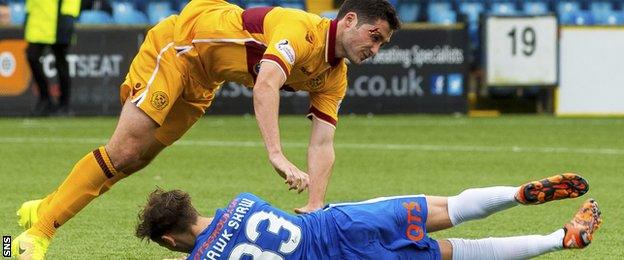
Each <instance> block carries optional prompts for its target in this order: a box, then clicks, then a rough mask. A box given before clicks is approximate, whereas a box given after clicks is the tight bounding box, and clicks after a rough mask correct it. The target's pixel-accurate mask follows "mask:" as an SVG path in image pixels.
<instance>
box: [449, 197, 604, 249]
mask: <svg viewBox="0 0 624 260" xmlns="http://www.w3.org/2000/svg"><path fill="white" fill-rule="evenodd" d="M601 223H602V218H601V213H600V209H599V208H598V204H597V203H596V201H594V200H593V199H589V200H587V201H585V202H584V203H583V204H582V205H581V208H580V209H579V210H578V212H577V213H576V214H575V215H574V217H573V219H572V220H571V221H570V222H569V223H566V224H565V225H564V227H563V228H561V229H558V230H556V231H555V232H553V233H550V234H547V235H528V236H515V237H498V238H493V237H490V238H484V239H457V238H453V239H448V240H441V241H439V242H438V244H439V246H440V251H441V254H442V259H455V260H461V259H528V258H533V257H536V256H539V255H542V254H545V253H548V252H553V251H558V250H562V249H575V248H584V247H586V246H587V245H589V243H591V240H592V239H593V234H594V232H596V230H598V228H599V227H600V225H601Z"/></svg>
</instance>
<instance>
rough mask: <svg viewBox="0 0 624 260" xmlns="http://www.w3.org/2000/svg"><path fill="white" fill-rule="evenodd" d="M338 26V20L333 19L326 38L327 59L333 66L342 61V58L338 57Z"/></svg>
mask: <svg viewBox="0 0 624 260" xmlns="http://www.w3.org/2000/svg"><path fill="white" fill-rule="evenodd" d="M337 27H338V21H337V20H331V22H330V23H329V29H328V30H327V37H326V38H325V61H326V62H328V63H329V64H330V65H331V66H336V65H338V63H340V60H341V59H340V58H336V28H337Z"/></svg>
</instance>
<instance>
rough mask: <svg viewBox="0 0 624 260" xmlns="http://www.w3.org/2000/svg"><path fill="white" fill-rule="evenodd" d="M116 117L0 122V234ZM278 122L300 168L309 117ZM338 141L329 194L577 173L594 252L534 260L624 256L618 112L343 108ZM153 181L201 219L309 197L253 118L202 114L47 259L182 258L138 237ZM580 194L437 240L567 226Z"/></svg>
mask: <svg viewBox="0 0 624 260" xmlns="http://www.w3.org/2000/svg"><path fill="white" fill-rule="evenodd" d="M115 124H116V119H114V118H68V119H0V146H1V148H0V176H1V180H2V181H1V182H0V183H1V186H2V193H1V195H0V199H1V201H2V203H0V233H2V235H13V236H16V235H17V234H19V233H20V232H21V231H20V229H19V228H18V226H17V224H16V218H15V210H16V209H17V208H18V207H19V205H20V204H21V203H22V202H23V201H25V200H29V199H35V198H40V197H43V196H44V195H46V194H47V193H48V192H50V191H52V190H53V189H54V188H56V187H57V185H59V184H60V182H62V180H63V179H64V178H65V176H66V175H67V173H68V171H69V169H71V167H72V166H73V165H74V163H75V162H76V161H77V160H78V159H80V158H81V157H82V156H83V155H84V154H85V153H87V152H88V151H91V150H92V149H94V148H95V147H97V146H98V145H100V144H102V143H104V142H105V141H106V140H107V138H108V137H109V136H110V134H111V133H112V131H113V129H114V127H115ZM280 124H281V132H282V141H283V143H284V149H285V152H286V154H287V156H288V157H289V158H290V159H291V160H293V161H294V162H295V163H296V164H297V165H299V166H300V167H301V168H303V169H305V154H306V148H305V147H306V144H307V141H308V136H309V122H308V121H307V120H305V119H303V118H302V117H282V118H281V121H280ZM242 142H245V143H242ZM335 146H336V158H337V160H336V164H335V167H334V174H333V176H332V179H331V182H330V186H329V190H328V194H327V200H328V202H338V201H353V200H364V199H369V198H373V197H378V196H385V195H399V194H419V193H425V194H431V195H455V194H457V193H458V192H460V191H462V190H463V189H466V188H468V187H479V186H491V185H519V184H521V183H524V182H526V181H528V180H533V179H537V178H541V177H544V176H549V175H551V174H553V173H561V172H568V171H574V172H580V173H582V174H583V175H584V176H585V177H586V178H587V179H588V180H589V182H590V186H591V190H590V192H589V193H588V194H587V195H586V197H594V198H596V199H597V200H598V201H599V203H600V206H601V208H602V212H603V216H604V225H603V226H602V228H601V230H599V231H598V233H597V234H596V236H595V240H594V243H593V244H592V245H591V246H590V247H589V248H587V249H585V250H575V251H565V252H556V253H552V254H549V255H546V256H543V258H544V259H564V258H566V259H567V258H572V257H574V258H583V259H624V249H622V245H623V244H624V242H623V241H624V239H623V238H622V234H624V223H623V221H622V219H623V218H622V216H624V209H623V207H622V206H621V203H622V201H624V197H623V196H622V194H623V193H621V191H622V190H620V189H621V187H622V184H624V175H623V174H622V169H624V119H621V118H620V119H618V118H605V119H600V118H588V119H576V118H553V117H546V116H510V117H501V118H465V117H448V116H436V117H433V116H375V117H372V118H368V117H351V116H343V117H342V119H341V121H340V123H339V126H338V130H337V132H336V138H335ZM156 186H160V187H163V188H165V189H171V188H180V189H184V190H186V191H188V192H189V193H191V195H192V196H193V198H194V201H195V205H196V207H198V208H199V209H200V211H201V212H202V213H204V214H206V215H208V214H212V213H214V210H215V208H218V207H224V206H225V204H226V203H227V202H228V201H229V200H230V199H231V198H233V196H235V195H236V194H237V193H239V192H242V191H249V192H253V193H255V194H257V195H259V196H260V197H263V198H265V199H266V200H268V201H269V202H271V203H273V204H274V205H275V206H277V207H280V208H284V209H286V210H290V209H293V208H295V207H297V206H302V205H303V204H304V203H305V201H306V198H307V195H306V194H301V195H297V194H296V193H294V192H288V190H287V187H286V185H284V184H283V181H282V180H281V179H280V178H279V177H278V175H277V174H275V173H274V171H273V170H272V168H271V167H270V164H269V163H268V161H267V159H266V155H265V152H264V147H263V145H262V142H261V139H260V137H259V133H258V131H257V126H256V123H255V120H254V119H253V118H252V117H221V116H209V117H206V118H204V119H202V120H201V121H199V122H198V123H197V124H196V125H195V126H194V128H193V129H191V130H190V131H189V132H188V133H187V134H186V136H185V137H184V138H183V139H182V140H181V141H180V142H179V143H177V144H175V145H173V146H172V147H170V148H168V149H166V150H165V151H164V152H163V153H162V154H161V155H160V156H159V157H158V158H157V159H156V160H155V161H154V162H153V163H152V164H151V165H150V166H148V167H147V168H146V169H144V170H142V171H141V172H138V173H135V174H134V175H133V176H131V177H129V178H127V179H125V180H123V181H121V182H120V183H118V184H117V185H116V186H115V187H113V189H112V190H111V191H110V192H108V193H107V194H105V195H104V196H102V197H101V198H99V199H96V200H95V201H94V202H93V203H91V204H90V205H89V206H88V207H87V208H85V209H84V210H83V211H82V212H81V213H80V214H79V215H77V216H76V217H75V218H73V219H72V220H71V221H69V222H68V223H66V224H65V225H64V226H63V227H62V228H60V229H59V231H58V233H57V236H56V238H55V240H54V241H53V244H52V245H51V247H50V250H49V253H48V258H49V259H83V258H87V257H90V258H94V259H162V258H172V257H178V256H180V255H179V254H177V253H172V252H168V251H167V250H165V249H161V248H160V247H158V246H157V245H156V244H154V243H150V244H146V243H145V242H141V241H139V240H138V239H136V238H135V237H133V228H134V225H135V224H136V215H137V212H138V210H139V206H140V205H142V204H143V203H144V202H145V199H146V196H147V194H148V193H149V192H150V191H152V190H153V189H154V187H156ZM582 200H583V199H574V200H566V201H558V202H554V203H548V204H546V205H540V206H531V207H524V206H523V207H515V208H513V209H510V210H507V211H505V212H501V213H499V214H495V215H493V216H491V217H489V218H488V219H485V220H479V221H474V222H470V223H466V224H463V225H461V226H459V227H457V228H453V229H451V230H447V231H442V232H437V233H433V234H432V236H433V237H434V238H446V237H464V238H481V237H489V236H512V235H524V234H547V233H550V232H552V231H554V230H555V229H557V228H560V227H561V225H562V224H563V223H565V222H567V221H569V219H570V218H571V216H572V215H573V214H574V212H576V210H577V207H578V205H580V204H581V202H582Z"/></svg>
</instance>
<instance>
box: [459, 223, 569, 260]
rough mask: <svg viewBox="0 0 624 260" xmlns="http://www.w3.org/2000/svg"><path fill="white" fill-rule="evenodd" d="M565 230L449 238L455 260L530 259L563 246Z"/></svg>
mask: <svg viewBox="0 0 624 260" xmlns="http://www.w3.org/2000/svg"><path fill="white" fill-rule="evenodd" d="M564 234H565V232H564V231H563V229H559V230H557V231H555V232H553V233H552V234H550V235H544V236H541V235H530V236H517V237H499V238H494V237H490V238H484V239H478V240H470V239H458V238H452V239H449V242H451V245H452V246H453V260H463V259H528V258H533V257H536V256H539V255H541V254H545V253H548V252H552V251H556V250H560V249H562V248H563V244H562V241H563V236H564Z"/></svg>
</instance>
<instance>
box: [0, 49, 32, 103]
mask: <svg viewBox="0 0 624 260" xmlns="http://www.w3.org/2000/svg"><path fill="white" fill-rule="evenodd" d="M27 46H28V44H27V43H26V42H25V41H23V40H1V41H0V97H1V96H9V97H10V96H19V95H21V94H22V93H24V91H26V89H28V83H29V82H30V68H29V67H28V61H27V60H26V54H25V51H26V47H27Z"/></svg>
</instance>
